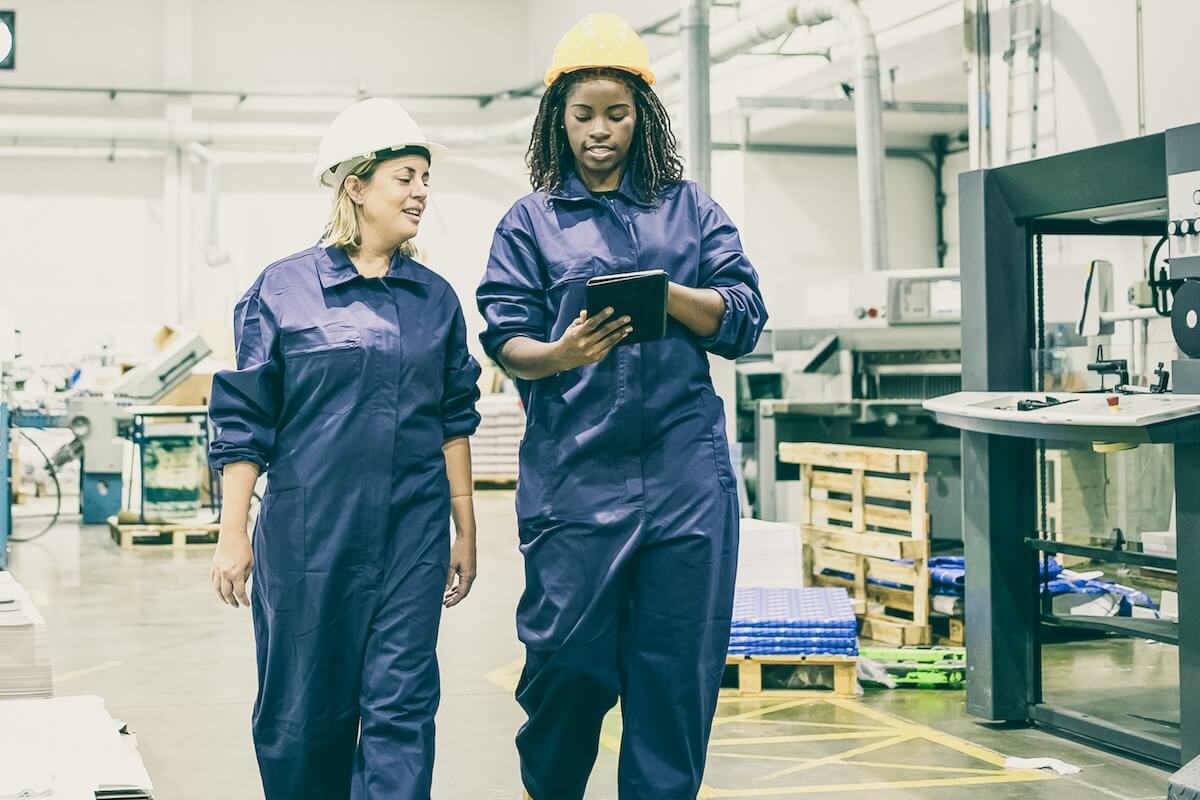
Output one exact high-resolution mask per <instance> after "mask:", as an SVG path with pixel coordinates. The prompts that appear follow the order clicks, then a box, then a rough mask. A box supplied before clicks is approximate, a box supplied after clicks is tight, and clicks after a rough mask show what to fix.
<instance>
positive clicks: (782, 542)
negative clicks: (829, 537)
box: [736, 518, 804, 589]
mask: <svg viewBox="0 0 1200 800" xmlns="http://www.w3.org/2000/svg"><path fill="white" fill-rule="evenodd" d="M736 582H737V585H738V587H739V588H765V589H800V588H803V587H804V546H803V543H802V541H801V537H800V528H799V527H798V526H796V525H793V524H791V523H789V522H766V521H764V520H761V519H748V518H746V519H743V520H742V521H741V540H740V543H739V551H738V566H737V579H736Z"/></svg>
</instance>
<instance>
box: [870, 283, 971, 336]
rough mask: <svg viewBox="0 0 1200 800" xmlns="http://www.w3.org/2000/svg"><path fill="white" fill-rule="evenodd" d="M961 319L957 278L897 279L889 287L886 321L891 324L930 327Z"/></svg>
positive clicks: (959, 291)
mask: <svg viewBox="0 0 1200 800" xmlns="http://www.w3.org/2000/svg"><path fill="white" fill-rule="evenodd" d="M961 320H962V289H961V285H960V283H959V279H958V275H957V274H955V273H947V274H945V275H925V276H921V277H896V278H892V279H891V280H890V281H889V284H888V321H889V323H890V324H892V325H931V324H934V325H936V324H947V323H956V322H960V321H961Z"/></svg>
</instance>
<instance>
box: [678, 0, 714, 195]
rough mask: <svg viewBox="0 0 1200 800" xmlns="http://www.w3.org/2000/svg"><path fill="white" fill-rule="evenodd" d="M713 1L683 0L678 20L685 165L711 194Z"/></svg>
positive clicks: (690, 173) (690, 174)
mask: <svg viewBox="0 0 1200 800" xmlns="http://www.w3.org/2000/svg"><path fill="white" fill-rule="evenodd" d="M711 3H712V0H684V2H683V13H682V14H681V16H680V18H679V22H680V27H679V38H680V40H681V41H682V44H683V118H684V119H685V120H686V122H685V128H684V133H685V138H684V151H683V156H684V165H685V167H686V168H687V174H688V177H690V178H691V179H692V180H694V181H695V182H696V183H698V184H700V188H701V189H704V191H706V192H711V191H712V103H711V94H710V91H709V89H710V86H711V81H710V77H711V76H710V73H711V70H710V69H709V65H710V63H711V62H710V60H709V37H708V29H709V24H708V20H709V10H710V6H711Z"/></svg>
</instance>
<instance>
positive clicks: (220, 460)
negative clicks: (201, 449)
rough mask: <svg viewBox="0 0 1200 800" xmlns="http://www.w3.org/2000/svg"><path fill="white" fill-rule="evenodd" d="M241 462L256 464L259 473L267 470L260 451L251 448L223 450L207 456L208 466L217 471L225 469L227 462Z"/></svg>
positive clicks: (265, 461)
mask: <svg viewBox="0 0 1200 800" xmlns="http://www.w3.org/2000/svg"><path fill="white" fill-rule="evenodd" d="M242 462H249V463H251V464H257V465H258V471H259V473H263V472H266V471H267V460H266V459H265V458H263V457H262V455H261V454H260V453H256V452H254V451H252V450H225V451H222V452H220V453H210V454H209V456H208V464H209V466H210V467H212V468H213V469H214V470H216V471H217V472H220V471H221V470H223V469H225V467H226V466H227V465H229V464H239V463H242Z"/></svg>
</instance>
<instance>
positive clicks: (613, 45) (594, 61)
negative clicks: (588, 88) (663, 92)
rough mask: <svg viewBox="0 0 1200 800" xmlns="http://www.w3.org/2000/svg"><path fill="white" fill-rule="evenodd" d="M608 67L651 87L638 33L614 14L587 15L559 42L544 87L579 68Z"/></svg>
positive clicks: (645, 53)
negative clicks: (622, 71) (637, 78)
mask: <svg viewBox="0 0 1200 800" xmlns="http://www.w3.org/2000/svg"><path fill="white" fill-rule="evenodd" d="M600 67H610V68H612V69H620V70H624V71H626V72H632V73H633V74H634V75H638V76H640V77H641V78H642V80H644V81H645V82H646V83H648V84H650V85H651V86H653V85H654V73H653V72H651V71H650V54H649V53H648V52H646V45H645V43H644V42H643V41H642V39H641V37H640V36H638V35H637V31H635V30H634V29H633V28H631V27H629V23H627V22H626V21H625V20H623V19H621V18H620V17H618V16H617V15H616V14H588V15H587V16H586V17H584V18H583V19H581V20H579V22H578V23H576V25H575V27H573V28H571V30H569V31H567V32H566V33H565V34H564V35H563V37H562V38H561V39H559V40H558V46H557V47H555V48H554V62H553V63H552V64H551V65H550V69H548V70H546V85H547V86H549V85H550V84H552V83H554V82H555V81H556V80H558V78H559V76H561V75H563V74H565V73H567V72H574V71H575V70H579V69H594V68H600Z"/></svg>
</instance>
